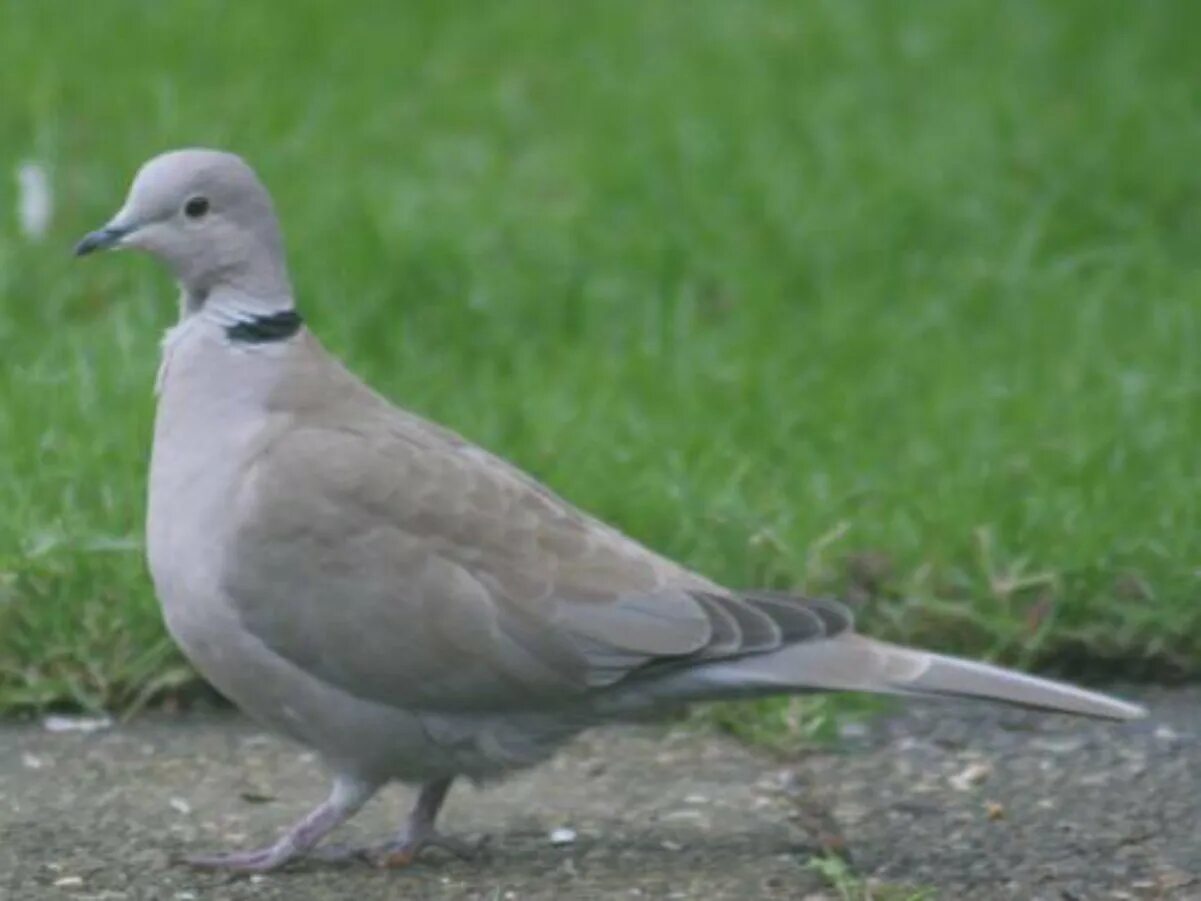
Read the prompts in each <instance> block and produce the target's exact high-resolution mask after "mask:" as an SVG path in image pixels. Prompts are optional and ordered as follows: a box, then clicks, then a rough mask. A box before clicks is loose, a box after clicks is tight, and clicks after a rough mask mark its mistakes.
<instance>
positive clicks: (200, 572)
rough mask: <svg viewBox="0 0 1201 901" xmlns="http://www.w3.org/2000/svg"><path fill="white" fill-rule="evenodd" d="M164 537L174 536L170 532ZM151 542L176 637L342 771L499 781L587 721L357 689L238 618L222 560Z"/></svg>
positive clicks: (254, 708)
mask: <svg viewBox="0 0 1201 901" xmlns="http://www.w3.org/2000/svg"><path fill="white" fill-rule="evenodd" d="M159 535H160V536H161V537H162V538H163V539H167V538H168V537H169V535H170V530H169V529H162V530H160V531H159ZM178 550H179V549H178V548H176V549H173V548H172V547H171V546H170V544H169V542H168V543H160V544H158V545H157V546H155V547H152V548H150V551H151V553H150V556H151V571H152V573H153V575H154V581H155V585H156V588H157V590H158V594H159V600H160V603H161V605H162V609H163V618H164V620H165V622H166V624H167V629H168V631H169V632H170V634H171V636H172V638H174V640H175V642H176V643H177V644H178V645H179V647H180V649H181V650H182V651H183V653H184V655H185V656H186V657H187V658H188V660H189V661H190V662H191V663H192V665H193V666H195V668H196V669H197V670H198V671H199V672H200V674H201V675H202V676H204V678H205V679H206V680H208V681H209V682H210V683H211V684H212V685H213V687H215V688H216V689H217V690H218V691H219V692H221V694H223V695H224V696H225V697H226V698H228V699H229V700H230V701H232V702H233V703H234V704H236V705H237V706H238V707H239V708H241V709H242V710H243V711H244V712H246V713H247V714H248V715H250V716H251V717H253V718H254V719H255V720H257V721H259V722H260V723H263V724H264V725H265V726H268V727H270V728H273V729H275V730H277V731H279V732H282V733H284V734H285V735H287V736H289V737H291V738H293V739H294V740H296V741H299V742H300V743H302V744H304V745H307V746H309V747H311V748H313V749H314V750H316V751H317V752H318V753H319V754H321V756H322V757H323V758H324V759H325V760H326V762H327V763H328V764H329V765H330V766H331V767H332V768H333V769H335V770H336V771H341V772H352V773H355V774H357V775H360V776H363V777H364V778H369V779H381V780H386V779H398V780H401V781H405V782H425V781H428V780H431V779H435V778H441V777H444V776H460V775H462V776H467V777H470V778H472V779H476V780H486V779H492V778H496V777H499V776H501V775H503V774H504V773H506V772H510V771H512V770H515V769H519V768H522V767H525V766H529V765H531V764H534V763H537V762H539V761H541V760H544V759H545V758H546V757H548V756H549V755H550V754H551V753H553V751H554V750H555V748H557V747H558V746H559V745H560V744H561V743H562V742H563V741H565V740H567V739H568V738H570V737H571V736H572V735H574V734H575V733H576V732H577V731H579V729H580V728H583V726H584V725H586V724H579V723H570V722H568V721H567V720H565V719H564V718H563V717H561V716H556V715H549V716H547V715H538V714H526V715H522V714H519V713H518V714H509V715H496V714H493V715H487V714H472V713H464V712H456V713H440V712H437V711H428V710H420V711H419V710H405V709H403V708H401V707H397V706H392V705H388V704H381V703H378V702H376V701H371V700H367V699H364V698H360V697H357V696H355V695H352V694H350V693H349V692H347V691H344V690H343V689H341V688H339V687H337V686H335V685H333V684H331V683H328V682H325V681H323V680H321V679H318V678H316V677H314V676H312V675H310V674H309V673H307V672H305V671H304V670H302V669H301V668H299V667H297V666H296V665H294V664H293V663H291V662H290V661H288V660H286V659H285V658H283V657H281V656H279V655H278V654H276V653H275V652H274V651H272V650H271V649H270V648H268V647H267V646H266V645H264V644H263V643H262V642H261V641H260V640H259V639H258V638H256V637H255V636H254V635H253V633H251V632H250V631H249V630H247V629H246V628H245V627H244V626H243V624H242V623H241V622H240V621H239V620H238V618H237V615H236V613H235V611H234V609H233V607H232V605H231V604H229V603H228V601H227V600H226V598H225V596H224V594H223V592H222V589H221V585H220V580H219V578H218V577H217V576H216V575H215V573H217V572H219V567H220V560H219V557H218V555H217V554H216V553H215V552H214V553H213V554H212V555H211V556H210V555H207V554H197V553H196V547H195V546H194V545H193V546H192V547H191V549H190V550H189V552H188V553H186V554H181V553H179V552H178Z"/></svg>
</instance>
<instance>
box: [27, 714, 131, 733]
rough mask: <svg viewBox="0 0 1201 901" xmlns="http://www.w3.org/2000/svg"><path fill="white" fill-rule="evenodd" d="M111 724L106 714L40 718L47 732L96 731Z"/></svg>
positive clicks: (110, 719) (111, 721)
mask: <svg viewBox="0 0 1201 901" xmlns="http://www.w3.org/2000/svg"><path fill="white" fill-rule="evenodd" d="M112 724H113V720H112V717H107V716H48V717H45V718H44V719H43V720H42V728H43V729H45V730H46V731H47V732H83V733H88V732H98V731H100V730H101V729H107V728H109V727H110V726H111V725H112Z"/></svg>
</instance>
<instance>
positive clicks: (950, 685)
mask: <svg viewBox="0 0 1201 901" xmlns="http://www.w3.org/2000/svg"><path fill="white" fill-rule="evenodd" d="M704 669H706V670H708V672H706V673H705V674H704V678H705V681H707V682H708V683H709V687H710V689H711V690H714V692H713V693H714V694H716V695H719V696H727V697H728V696H734V695H739V694H744V693H749V694H767V693H777V692H781V693H782V692H789V691H794V692H799V691H814V690H816V691H868V692H876V693H881V694H897V695H919V696H943V697H947V696H950V697H967V698H983V699H986V700H991V701H1002V702H1005V703H1008V704H1017V705H1019V706H1023V707H1035V708H1039V709H1042V710H1057V711H1062V712H1064V713H1074V714H1079V715H1082V716H1094V717H1099V718H1101V719H1111V720H1130V719H1136V718H1139V717H1142V716H1145V715H1146V711H1145V710H1144V709H1143V708H1142V707H1139V706H1138V705H1136V704H1129V703H1127V702H1125V701H1119V700H1118V699H1117V698H1111V697H1109V696H1107V695H1103V694H1100V693H1098V692H1095V691H1088V690H1086V689H1083V688H1076V687H1075V686H1073V685H1068V684H1066V683H1064V682H1055V681H1053V680H1051V679H1040V678H1039V677H1037V676H1028V675H1025V674H1024V673H1019V672H1015V671H1013V670H1007V669H1003V668H1001V667H999V666H992V665H990V664H987V663H976V662H973V661H970V660H961V659H959V658H957V657H947V656H944V655H942V654H933V653H930V652H928V651H919V650H916V649H913V648H905V647H901V646H899V645H893V644H888V643H887V642H882V641H875V640H874V639H871V638H865V637H864V636H861V635H856V634H853V633H851V634H844V635H841V636H838V637H836V638H830V639H826V640H824V641H811V642H801V643H799V644H794V645H791V646H789V647H785V648H781V649H780V650H778V651H774V652H772V653H769V654H764V655H762V656H758V657H755V656H750V657H744V658H741V659H739V660H731V661H726V662H722V663H718V664H714V665H711V666H709V667H705V668H704ZM697 675H701V674H700V673H697ZM723 689H724V690H723Z"/></svg>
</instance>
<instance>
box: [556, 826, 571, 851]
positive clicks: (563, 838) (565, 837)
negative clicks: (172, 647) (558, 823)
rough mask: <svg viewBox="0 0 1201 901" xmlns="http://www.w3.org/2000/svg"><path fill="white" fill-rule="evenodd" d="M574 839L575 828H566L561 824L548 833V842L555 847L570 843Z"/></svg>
mask: <svg viewBox="0 0 1201 901" xmlns="http://www.w3.org/2000/svg"><path fill="white" fill-rule="evenodd" d="M574 841H575V830H574V829H568V828H567V827H566V826H562V827H560V828H558V829H552V830H551V833H550V843H551V844H552V845H554V846H555V847H556V848H558V847H561V846H563V845H570V844H572V843H573V842H574Z"/></svg>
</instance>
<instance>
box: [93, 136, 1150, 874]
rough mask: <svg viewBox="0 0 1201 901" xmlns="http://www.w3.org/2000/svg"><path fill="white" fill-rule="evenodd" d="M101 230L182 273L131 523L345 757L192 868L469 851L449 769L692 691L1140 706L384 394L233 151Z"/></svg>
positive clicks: (262, 693)
mask: <svg viewBox="0 0 1201 901" xmlns="http://www.w3.org/2000/svg"><path fill="white" fill-rule="evenodd" d="M117 247H132V248H138V249H140V250H144V251H147V252H149V253H150V254H152V255H153V256H155V257H157V258H159V259H160V260H161V261H163V262H164V263H165V264H166V265H167V266H168V267H169V268H170V270H171V271H172V273H173V274H174V275H175V277H176V279H177V280H178V281H179V283H180V286H181V291H182V297H181V316H180V321H179V324H178V325H176V326H175V327H174V328H173V329H171V331H170V332H169V333H168V335H167V337H166V339H165V340H164V343H163V356H162V365H161V369H160V373H159V382H158V411H157V417H156V422H155V430H154V449H153V455H152V459H151V464H150V492H149V512H148V521H147V552H148V557H149V563H150V571H151V574H152V576H153V579H154V585H155V588H156V590H157V593H158V596H159V599H160V601H161V603H162V607H163V613H164V617H165V619H166V624H167V628H168V629H169V630H170V632H171V635H172V636H173V637H174V638H175V640H176V641H177V642H178V643H179V645H180V647H181V648H182V649H183V651H184V653H185V654H186V655H187V657H188V658H189V659H190V660H191V661H192V663H193V664H194V665H195V666H196V668H197V669H198V670H199V671H200V672H201V673H202V674H203V675H204V676H205V677H206V678H207V679H208V680H209V681H210V682H212V684H213V685H214V686H216V687H217V688H218V689H219V690H220V691H221V692H222V693H223V694H224V695H226V696H227V697H228V698H230V699H231V700H232V701H233V702H235V703H236V704H237V705H238V706H240V707H241V708H242V709H243V710H245V711H246V712H247V713H249V714H250V715H252V716H253V717H255V718H256V719H258V720H260V721H261V722H263V723H266V724H269V725H270V726H273V727H275V728H277V729H279V730H281V731H282V732H284V733H286V734H288V735H290V736H291V737H293V738H295V739H298V740H299V741H300V742H302V743H304V744H306V745H308V746H310V747H312V748H313V749H315V750H316V751H317V752H318V753H319V754H320V756H321V757H322V758H323V760H324V761H325V762H326V763H327V764H328V766H329V768H330V769H331V770H332V772H333V774H334V781H333V789H332V791H331V793H330V795H329V797H328V798H327V799H326V800H325V801H324V802H322V803H321V804H320V805H319V806H318V807H317V808H316V809H314V810H313V811H312V812H311V813H310V814H309V815H308V816H306V817H305V818H304V819H303V820H301V821H300V822H299V823H297V824H296V825H294V826H293V827H292V828H291V829H290V830H288V831H287V832H286V833H285V834H284V835H283V837H282V838H280V839H279V840H278V841H276V842H275V843H274V844H271V845H269V846H267V847H265V848H262V849H260V850H256V851H247V852H232V853H227V854H219V855H212V856H204V857H194V858H190V862H192V863H193V864H196V865H199V866H209V867H222V868H229V869H235V870H251V871H257V870H269V869H273V868H275V867H279V866H281V865H283V864H285V863H287V862H288V861H290V860H293V859H295V858H297V857H299V856H302V855H314V856H318V857H337V856H339V855H346V856H349V855H352V854H361V855H363V856H366V857H369V858H370V859H372V860H375V861H376V862H379V863H385V864H389V865H401V864H404V863H407V862H409V861H410V860H412V858H413V857H414V856H415V855H416V854H417V853H418V852H419V851H420V850H421V849H422V848H424V847H427V846H430V845H441V846H443V847H447V848H450V849H452V850H456V851H463V850H464V848H463V846H462V845H461V844H459V843H456V842H454V841H452V840H449V839H447V838H445V837H443V836H441V835H440V834H439V833H438V832H437V831H436V830H435V828H434V820H435V817H436V815H437V812H438V809H439V807H440V806H441V804H442V801H443V799H444V798H445V796H446V793H447V790H448V789H449V787H450V785H451V782H452V780H454V779H455V778H456V777H459V776H466V777H468V778H470V779H473V780H476V781H480V780H488V779H492V778H495V777H498V776H501V775H503V774H505V773H507V772H510V771H512V770H514V769H518V768H521V767H525V766H529V765H531V764H534V763H536V762H538V761H541V760H544V759H545V758H547V757H548V756H549V755H550V754H551V753H552V752H553V751H554V750H555V749H556V748H557V747H558V746H560V745H561V744H563V743H564V742H565V741H567V740H568V739H569V738H571V737H572V736H574V735H575V734H577V733H578V732H580V731H581V730H583V729H585V728H588V727H590V726H593V725H598V724H602V723H605V722H610V721H614V720H619V719H622V718H627V717H631V716H635V715H638V716H641V715H645V714H648V713H654V712H656V711H660V710H665V709H671V708H675V707H678V706H680V705H682V704H686V703H687V702H691V701H704V700H714V699H731V698H748V697H760V696H764V695H770V694H778V693H798V692H810V691H841V690H853V691H869V692H880V693H887V694H898V695H927V696H945V695H956V696H966V697H977V698H987V699H992V700H998V701H1005V702H1009V703H1013V704H1019V705H1026V706H1030V707H1036V708H1044V709H1048V710H1059V711H1066V712H1069V713H1075V714H1082V715H1085V716H1095V717H1105V718H1111V719H1117V720H1122V719H1129V718H1133V717H1138V716H1140V715H1142V713H1143V711H1142V710H1141V709H1140V708H1139V707H1137V706H1135V705H1132V704H1127V703H1124V702H1122V701H1119V700H1116V699H1113V698H1109V697H1106V696H1104V695H1101V694H1097V693H1094V692H1090V691H1085V690H1083V689H1080V688H1075V687H1072V686H1070V685H1066V684H1062V683H1057V682H1052V681H1048V680H1046V679H1039V678H1035V677H1033V676H1027V675H1022V674H1019V673H1016V672H1012V671H1007V670H1004V669H1000V668H998V667H995V666H990V665H987V664H983V663H973V662H969V661H965V660H959V659H955V658H952V657H946V656H942V655H938V654H933V653H927V652H925V651H920V650H913V649H909V648H904V647H899V646H897V645H892V644H886V643H884V642H880V641H875V640H872V639H870V638H866V637H863V636H861V635H859V634H857V633H856V632H855V630H854V628H853V623H852V619H851V615H850V613H849V612H848V611H847V609H846V608H845V607H843V606H842V605H840V604H838V603H835V602H831V601H819V600H812V599H805V598H798V597H787V596H784V595H780V594H773V593H769V592H757V591H750V592H747V591H734V590H731V589H728V588H725V587H723V586H721V585H719V584H717V583H715V582H713V581H710V580H709V579H707V578H705V577H704V576H701V575H698V574H696V573H694V572H691V571H689V570H688V569H686V568H684V567H682V566H680V565H678V564H676V563H673V562H671V561H670V560H667V559H665V558H664V557H661V556H659V555H658V554H656V553H654V552H652V551H650V550H648V549H647V548H645V547H643V546H641V545H640V544H638V543H637V542H635V541H633V540H631V539H629V538H627V537H625V536H624V535H622V534H621V533H620V532H618V531H616V530H615V529H612V528H610V527H609V526H606V525H604V524H602V523H601V522H599V521H597V520H595V519H592V518H591V517H589V516H587V515H586V514H584V513H582V512H580V511H578V510H577V509H575V508H574V507H572V506H571V505H570V504H568V503H567V502H566V501H564V500H562V499H561V498H559V497H558V496H556V495H555V494H553V493H552V492H551V491H549V490H548V489H547V488H545V487H543V486H542V485H540V484H539V483H538V482H536V481H534V480H533V479H532V478H530V477H529V476H527V475H525V474H524V473H522V472H521V471H520V470H518V469H516V468H515V467H513V466H511V465H510V464H508V463H506V462H505V461H504V460H501V459H499V458H498V457H495V456H493V455H491V454H489V453H488V452H486V451H484V450H481V449H480V448H478V447H475V446H473V445H471V444H470V443H468V442H467V441H465V440H464V439H463V438H461V437H460V436H458V435H456V434H454V433H453V432H450V431H448V430H446V429H444V428H441V427H439V426H437V425H434V424H432V423H429V422H427V421H425V420H423V419H421V418H419V417H417V416H415V415H413V414H411V413H407V412H405V411H404V410H401V409H398V408H397V407H395V406H393V405H392V404H391V403H389V402H388V401H387V400H385V399H384V398H383V397H381V396H380V395H378V394H376V393H375V392H374V391H372V390H371V389H370V388H368V387H367V386H366V385H365V384H363V383H362V382H361V381H359V380H358V379H357V378H355V377H354V376H353V375H351V374H350V372H348V371H347V370H346V369H345V368H343V367H342V365H341V364H340V363H339V362H338V361H337V360H335V359H334V358H332V357H331V356H330V355H329V354H328V353H327V352H326V351H325V350H324V349H323V348H322V346H321V345H320V343H318V341H317V339H316V338H314V337H313V335H312V334H311V333H310V332H309V331H308V330H307V329H306V328H305V327H304V325H303V323H302V320H301V317H300V315H299V314H298V313H297V312H296V308H295V306H294V303H293V296H292V287H291V284H290V282H289V278H288V272H287V268H286V265H285V262H284V254H283V248H282V242H281V238H280V233H279V227H278V225H277V222H276V217H275V213H274V210H273V206H272V202H271V199H270V197H269V195H268V194H267V191H266V189H265V188H264V187H263V185H262V184H261V183H260V181H259V179H258V178H257V177H256V175H255V173H254V172H253V171H252V170H251V168H250V167H249V166H248V165H247V164H246V163H245V162H243V161H242V160H241V159H240V158H239V157H237V156H234V155H232V154H229V153H223V152H218V151H213V150H199V149H190V150H179V151H174V152H171V153H166V154H163V155H161V156H158V157H155V158H154V159H152V160H150V161H149V162H148V163H146V164H145V165H144V166H143V167H142V169H141V170H140V171H139V172H138V174H137V176H136V177H135V179H134V182H133V186H132V187H131V189H130V192H129V196H128V199H127V200H126V202H125V205H124V206H123V207H122V208H121V209H120V211H119V212H118V213H117V214H116V215H115V216H114V217H113V218H112V219H111V220H110V221H109V222H108V224H107V225H105V226H104V227H103V228H101V229H100V230H98V231H95V232H92V233H91V234H89V235H87V236H86V237H85V238H84V239H83V240H82V241H81V242H80V243H79V245H78V247H77V248H76V252H77V254H80V255H82V254H87V253H90V252H92V251H96V250H100V249H104V248H117ZM393 780H399V781H403V782H406V783H413V784H418V785H420V786H421V788H420V791H419V795H418V799H417V802H416V805H415V806H414V808H413V810H412V812H411V814H410V815H409V817H408V819H407V821H406V823H405V825H404V827H403V828H402V829H401V831H400V833H399V834H398V835H397V836H396V837H395V838H393V839H392V840H390V841H388V842H386V843H385V844H383V845H381V846H378V847H374V848H371V849H365V850H357V851H356V850H354V849H338V848H333V849H330V848H324V849H323V848H318V847H317V845H318V843H319V842H320V841H321V840H322V839H323V838H324V837H325V836H326V835H327V833H329V832H330V831H331V830H332V829H334V828H335V827H336V826H337V825H339V824H340V823H342V822H343V821H345V820H346V819H347V818H349V817H350V816H351V815H353V814H354V813H355V811H357V810H358V809H359V808H360V807H361V806H362V805H363V804H364V803H365V802H366V801H367V800H368V799H369V798H370V797H371V796H372V795H373V794H374V793H375V792H376V791H377V790H378V789H379V787H380V786H382V785H384V784H385V783H388V782H390V781H393Z"/></svg>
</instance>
